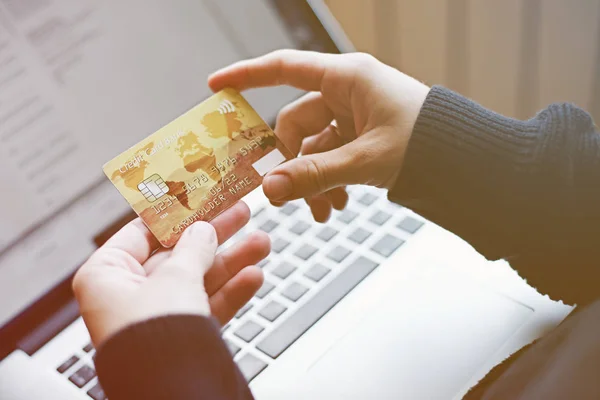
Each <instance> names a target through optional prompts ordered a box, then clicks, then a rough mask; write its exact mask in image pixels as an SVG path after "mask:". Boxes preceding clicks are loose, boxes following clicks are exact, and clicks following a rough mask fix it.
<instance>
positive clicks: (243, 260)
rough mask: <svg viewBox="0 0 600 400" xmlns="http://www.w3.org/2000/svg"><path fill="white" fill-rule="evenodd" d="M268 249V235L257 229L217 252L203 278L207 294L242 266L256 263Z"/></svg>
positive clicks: (219, 286)
mask: <svg viewBox="0 0 600 400" xmlns="http://www.w3.org/2000/svg"><path fill="white" fill-rule="evenodd" d="M270 251H271V240H270V239H269V235H267V234H266V233H264V232H262V231H259V232H254V233H253V234H252V235H250V236H249V237H248V238H246V239H245V240H244V241H242V242H240V243H237V244H235V245H234V246H233V247H231V248H229V249H227V250H225V251H224V252H222V253H221V254H218V255H217V257H216V258H215V262H214V264H213V267H212V268H211V269H210V270H209V271H208V272H207V273H206V277H205V280H204V285H205V287H206V293H208V295H209V296H210V295H212V294H214V293H215V292H217V291H218V290H219V289H220V288H221V287H223V285H225V284H226V283H227V282H228V281H229V280H230V279H232V278H233V277H234V276H235V275H236V274H237V273H238V272H239V271H240V270H241V269H242V268H244V267H247V266H248V265H253V264H257V263H258V262H260V261H261V260H262V259H263V258H265V257H267V256H268V255H269V252H270Z"/></svg>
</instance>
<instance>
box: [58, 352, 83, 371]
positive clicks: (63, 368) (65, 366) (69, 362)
mask: <svg viewBox="0 0 600 400" xmlns="http://www.w3.org/2000/svg"><path fill="white" fill-rule="evenodd" d="M77 361H79V357H77V356H72V357H71V358H69V359H68V360H67V361H65V362H64V363H62V364H61V365H60V366H59V367H58V368H56V370H57V371H58V372H60V373H61V374H62V373H64V372H65V371H66V370H68V369H69V368H71V367H72V366H73V365H75V363H76V362H77Z"/></svg>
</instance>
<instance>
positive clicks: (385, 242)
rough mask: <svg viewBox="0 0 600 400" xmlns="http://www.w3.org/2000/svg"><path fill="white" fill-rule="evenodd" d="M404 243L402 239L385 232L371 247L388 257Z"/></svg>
mask: <svg viewBox="0 0 600 400" xmlns="http://www.w3.org/2000/svg"><path fill="white" fill-rule="evenodd" d="M403 244H404V240H402V239H400V238H397V237H395V236H392V235H390V234H386V235H385V236H384V237H382V238H381V239H379V240H378V241H377V243H375V244H374V245H373V247H371V249H372V250H373V251H374V252H376V253H379V254H381V255H382V256H384V257H389V256H390V255H391V254H392V253H393V252H394V251H396V249H397V248H398V247H400V246H402V245H403Z"/></svg>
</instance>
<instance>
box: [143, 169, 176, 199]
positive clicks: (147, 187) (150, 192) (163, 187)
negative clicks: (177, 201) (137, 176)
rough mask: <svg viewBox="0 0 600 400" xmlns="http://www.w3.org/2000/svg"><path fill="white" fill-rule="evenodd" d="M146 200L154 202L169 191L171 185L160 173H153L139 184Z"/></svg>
mask: <svg viewBox="0 0 600 400" xmlns="http://www.w3.org/2000/svg"><path fill="white" fill-rule="evenodd" d="M138 189H139V190H140V192H141V193H142V194H143V195H144V197H145V198H146V200H148V201H149V202H154V201H156V200H158V199H160V198H161V197H163V196H164V195H165V194H167V193H169V187H168V186H167V184H166V183H165V181H163V179H162V178H161V177H160V175H158V174H153V175H151V176H150V177H149V178H146V179H144V180H143V181H142V182H140V184H139V185H138Z"/></svg>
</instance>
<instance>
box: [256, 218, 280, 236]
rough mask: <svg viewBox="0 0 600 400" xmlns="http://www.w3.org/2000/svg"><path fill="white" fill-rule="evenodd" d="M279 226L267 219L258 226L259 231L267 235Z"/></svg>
mask: <svg viewBox="0 0 600 400" xmlns="http://www.w3.org/2000/svg"><path fill="white" fill-rule="evenodd" d="M278 226H279V223H277V222H275V221H273V220H272V219H268V220H266V221H265V222H263V223H262V225H261V226H260V228H259V229H260V230H262V231H265V232H267V233H271V232H272V231H273V229H275V228H277V227H278Z"/></svg>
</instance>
